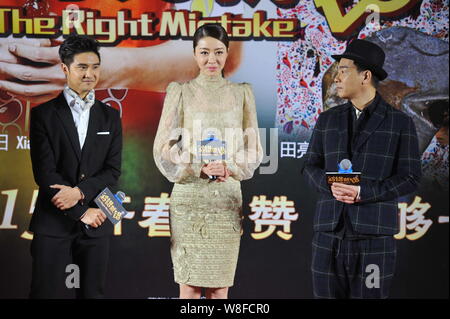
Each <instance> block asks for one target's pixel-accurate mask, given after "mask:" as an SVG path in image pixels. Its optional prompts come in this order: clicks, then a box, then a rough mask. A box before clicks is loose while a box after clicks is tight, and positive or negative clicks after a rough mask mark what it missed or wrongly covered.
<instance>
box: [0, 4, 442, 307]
mask: <svg viewBox="0 0 450 319" xmlns="http://www.w3.org/2000/svg"><path fill="white" fill-rule="evenodd" d="M448 18H449V11H448V1H446V0H391V1H386V0H383V1H381V0H359V1H358V0H353V1H340V0H326V1H325V0H300V1H299V0H292V1H286V0H283V1H281V0H280V1H277V0H271V1H269V0H261V1H258V0H256V1H255V0H252V1H250V0H242V1H239V0H231V1H228V0H227V1H225V0H222V1H219V0H215V1H213V0H188V1H180V0H177V1H175V0H172V1H170V0H152V1H147V0H101V1H94V0H78V1H74V0H72V1H64V0H41V1H39V0H1V2H0V298H26V297H27V296H28V292H29V286H30V279H31V278H30V277H31V257H30V253H29V249H30V241H31V239H32V236H33V235H32V234H31V233H30V232H28V231H27V228H28V224H29V221H30V218H31V214H32V213H33V208H34V203H35V200H36V198H37V192H38V187H37V185H36V184H35V182H34V179H33V175H32V171H31V161H30V154H29V114H30V109H31V108H32V107H34V106H36V105H39V104H40V103H43V102H45V101H47V100H49V99H52V98H54V97H55V96H57V95H58V94H59V93H60V91H61V90H62V88H63V85H64V83H65V82H64V74H63V72H62V71H61V68H60V61H59V58H58V54H57V52H58V51H57V50H58V46H59V44H60V43H61V41H63V39H64V37H65V36H67V35H68V34H70V33H72V32H76V33H79V34H88V35H91V36H94V37H96V38H97V39H98V40H99V41H100V42H101V45H102V47H101V50H100V54H101V58H102V66H101V68H102V69H101V70H102V71H101V72H102V73H101V79H100V82H99V86H98V89H97V90H96V97H97V99H100V100H102V101H103V102H105V103H107V104H109V105H110V106H111V107H114V108H117V109H119V110H120V112H121V116H122V123H123V132H124V140H123V142H124V144H123V145H124V147H123V164H122V176H121V178H120V182H119V188H120V190H122V191H123V192H124V193H125V194H126V195H127V197H126V200H125V204H124V206H125V208H126V209H127V210H128V211H129V212H128V214H127V215H126V216H125V218H124V220H123V221H122V222H121V223H119V224H118V225H117V226H116V227H115V230H114V237H113V239H112V245H111V252H110V264H109V271H108V276H107V278H108V280H107V290H106V296H107V297H109V298H176V297H177V296H178V285H177V284H176V283H174V281H173V271H172V264H171V260H170V249H169V244H170V242H169V239H170V225H169V213H170V192H171V189H172V186H173V185H172V184H171V183H170V182H168V181H167V180H166V179H165V178H164V176H162V175H161V173H160V172H159V171H158V169H157V168H156V166H155V163H154V161H153V155H152V148H153V140H154V137H155V134H156V129H157V125H158V123H159V118H160V115H161V110H162V104H163V100H164V95H165V93H164V91H165V88H166V87H167V85H168V83H170V82H171V81H179V82H184V81H188V80H190V79H192V78H194V77H195V76H196V74H195V72H196V71H195V70H196V66H195V62H194V60H193V51H192V35H193V33H194V32H195V29H196V28H197V27H198V25H199V24H198V23H199V22H200V21H203V22H200V23H205V22H217V23H221V24H222V25H223V26H224V27H225V28H226V29H227V31H228V33H229V35H230V37H231V38H232V40H233V43H232V45H231V47H230V57H229V60H228V63H227V66H226V76H227V77H228V78H229V79H230V80H231V81H234V82H248V83H250V84H251V85H252V87H253V90H254V94H255V97H256V105H257V112H258V121H259V126H260V127H261V141H262V144H263V147H264V150H265V156H264V160H263V164H262V165H261V167H260V168H259V169H258V170H257V171H256V172H255V176H254V177H253V178H252V179H251V180H248V181H245V182H243V183H242V191H243V199H244V204H243V213H244V231H243V234H242V242H241V249H240V255H239V260H238V267H237V272H236V277H235V285H234V287H232V288H231V290H230V297H231V298H312V297H313V295H312V283H311V270H310V266H311V239H312V220H313V214H314V207H315V202H316V199H317V195H316V193H315V191H314V190H313V189H311V188H309V187H308V186H307V184H306V182H305V180H304V178H303V177H302V176H301V173H300V170H301V168H302V165H303V158H304V155H305V153H306V150H307V148H308V142H309V139H310V136H311V133H312V130H313V129H314V125H315V123H316V121H317V118H318V116H319V114H320V113H321V112H323V111H325V110H327V109H328V108H331V107H334V106H336V105H339V104H341V103H343V101H342V100H340V99H339V98H338V97H337V96H336V94H335V88H334V85H333V77H334V74H335V71H336V63H335V61H334V60H333V59H332V58H331V55H332V54H340V53H342V52H343V51H344V50H345V48H346V46H347V44H348V43H349V42H351V41H352V40H354V39H357V38H359V39H367V40H369V41H373V42H375V43H377V44H378V45H380V46H381V47H383V49H384V50H385V52H386V63H385V69H386V71H387V72H388V73H389V77H388V78H387V79H386V80H385V81H383V82H382V83H381V85H380V88H379V91H380V93H381V94H382V96H383V97H384V98H385V99H386V100H387V101H388V102H389V103H391V105H393V106H394V107H395V108H397V109H400V110H402V111H403V112H405V113H407V114H408V115H409V116H411V117H412V118H413V120H414V122H415V124H416V128H417V131H418V135H419V143H420V151H421V153H422V168H423V175H424V176H423V179H422V181H421V185H420V189H419V190H418V192H416V193H414V194H411V195H409V196H406V197H404V198H401V199H400V202H399V205H398V213H399V220H400V231H399V233H398V234H397V235H395V238H396V239H397V240H398V258H397V268H396V273H395V278H394V281H393V286H392V289H391V297H393V298H448V288H449V285H448V284H449V279H448V266H449V263H448V256H449V246H448V243H449V232H448V222H449V219H448V218H449V217H448V215H449V213H448V212H449V207H448V197H449V195H448V190H449V187H448V186H449V178H448V169H449V165H448V151H449V144H448V132H449V131H448V109H449V102H448V94H449V90H448V84H449V82H448V80H449V78H448V71H449V70H448V66H449V64H448V54H449V53H448V52H449V46H448V40H449V38H448V24H449V20H448ZM106 222H108V221H106Z"/></svg>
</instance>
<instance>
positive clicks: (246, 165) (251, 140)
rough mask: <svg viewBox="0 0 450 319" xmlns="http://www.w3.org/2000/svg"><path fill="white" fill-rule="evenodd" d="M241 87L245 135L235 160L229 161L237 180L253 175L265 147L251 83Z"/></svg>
mask: <svg viewBox="0 0 450 319" xmlns="http://www.w3.org/2000/svg"><path fill="white" fill-rule="evenodd" d="M239 87H240V88H241V89H242V90H243V93H244V105H243V118H242V129H243V132H244V135H243V136H242V138H241V140H240V143H238V144H237V145H238V146H237V149H236V152H235V154H234V157H233V160H232V161H231V162H229V163H227V167H228V169H229V170H230V171H231V173H232V177H233V178H234V179H236V180H239V181H241V180H246V179H250V178H252V177H253V174H254V172H255V170H256V169H257V168H258V167H259V165H260V164H261V161H262V158H263V149H262V146H261V140H260V136H259V128H258V118H257V114H256V104H255V96H254V95H253V90H252V87H251V85H250V84H248V83H242V84H239Z"/></svg>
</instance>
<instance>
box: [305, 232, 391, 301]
mask: <svg viewBox="0 0 450 319" xmlns="http://www.w3.org/2000/svg"><path fill="white" fill-rule="evenodd" d="M396 254H397V250H396V243H395V239H394V237H393V236H377V237H374V238H368V239H349V238H343V239H340V238H338V237H337V236H336V235H334V234H333V233H327V232H315V233H314V238H313V242H312V265H311V270H312V279H313V290H314V297H315V298H328V299H334V298H377V299H378V298H387V297H388V293H389V288H390V284H391V281H392V278H393V275H394V269H395V260H396Z"/></svg>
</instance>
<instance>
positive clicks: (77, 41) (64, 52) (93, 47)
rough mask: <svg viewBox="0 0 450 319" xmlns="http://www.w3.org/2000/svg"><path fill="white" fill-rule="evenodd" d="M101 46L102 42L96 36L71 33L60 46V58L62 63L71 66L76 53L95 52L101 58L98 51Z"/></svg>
mask: <svg viewBox="0 0 450 319" xmlns="http://www.w3.org/2000/svg"><path fill="white" fill-rule="evenodd" d="M99 46H100V44H99V43H98V41H97V40H95V39H94V38H91V37H89V36H86V35H78V34H71V35H69V36H68V37H67V38H66V40H65V41H64V42H63V43H62V44H61V46H60V47H59V58H60V59H61V62H62V63H64V64H65V65H67V66H70V64H71V63H72V62H73V57H74V56H75V54H78V53H84V52H93V53H95V54H97V56H98V59H99V60H100V53H98V47H99Z"/></svg>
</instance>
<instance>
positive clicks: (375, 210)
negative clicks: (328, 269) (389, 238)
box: [303, 94, 421, 235]
mask: <svg viewBox="0 0 450 319" xmlns="http://www.w3.org/2000/svg"><path fill="white" fill-rule="evenodd" d="M376 98H377V101H376V102H377V105H376V107H375V109H374V111H373V113H372V114H371V116H370V118H369V120H368V122H367V123H366V125H365V126H364V129H363V130H362V131H361V132H360V134H359V137H358V138H357V139H356V140H355V142H354V144H353V147H352V149H353V157H352V164H353V171H355V172H361V173H362V178H361V193H360V197H361V202H358V203H355V204H352V205H349V204H345V203H342V202H339V201H337V200H336V199H335V198H334V197H333V195H332V193H331V190H330V187H329V186H328V185H327V183H326V177H325V172H336V171H337V168H338V167H337V165H338V163H340V161H341V160H343V159H345V158H347V159H349V158H350V156H349V154H348V152H349V148H348V143H349V142H350V141H349V134H348V123H349V121H348V119H349V115H350V114H349V112H351V111H352V105H351V103H346V104H343V105H340V106H336V107H334V108H332V109H330V110H328V111H326V112H323V113H322V114H320V116H319V118H318V120H317V123H316V126H315V128H314V132H313V135H312V137H311V141H310V144H309V148H308V151H307V154H306V161H305V166H304V169H303V174H304V175H305V176H306V179H307V181H308V183H309V184H310V185H311V186H313V187H314V188H315V189H316V190H317V191H318V192H319V194H320V198H319V201H318V203H317V206H316V213H315V217H314V230H315V231H334V230H335V228H336V226H337V224H338V222H339V219H340V216H341V214H342V212H343V209H344V207H345V206H347V207H346V208H347V212H348V216H349V219H350V222H351V224H352V226H353V229H354V230H355V231H356V232H358V233H361V234H375V235H394V234H396V233H398V230H399V229H398V200H397V199H398V197H400V196H403V195H407V194H409V193H412V192H413V191H414V190H416V188H417V186H418V182H419V179H420V176H421V163H420V154H419V148H418V140H417V134H416V129H415V126H414V123H413V121H412V120H411V118H409V117H408V116H407V115H406V114H405V113H403V112H401V111H398V110H396V109H394V108H393V107H392V106H390V105H389V104H387V103H386V102H385V101H384V100H383V99H382V98H381V97H380V96H379V95H378V94H377V97H376Z"/></svg>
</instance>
